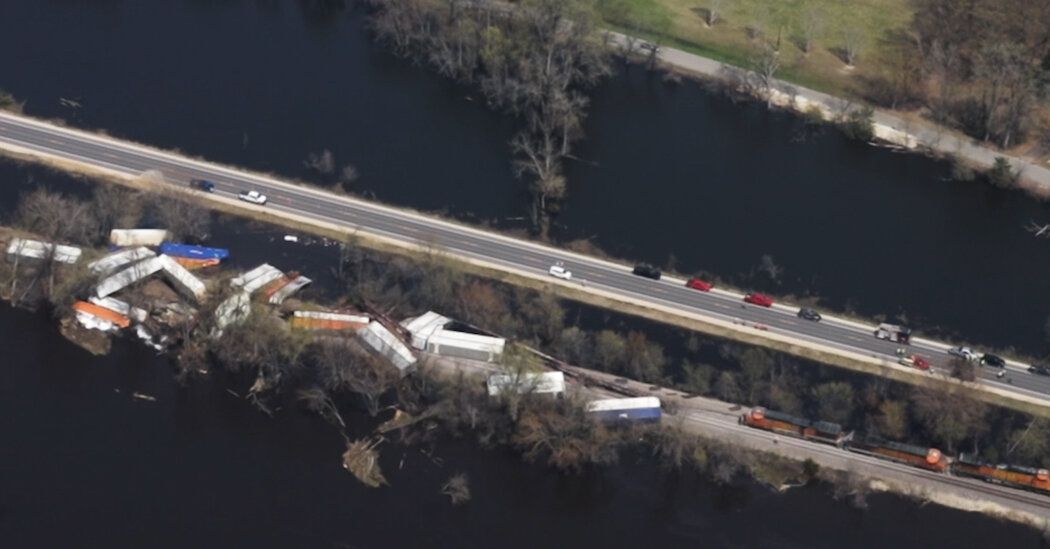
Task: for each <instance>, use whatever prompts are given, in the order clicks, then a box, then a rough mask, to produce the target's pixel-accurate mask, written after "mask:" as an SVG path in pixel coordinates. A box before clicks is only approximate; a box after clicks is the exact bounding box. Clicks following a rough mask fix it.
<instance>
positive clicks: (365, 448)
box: [343, 437, 387, 488]
mask: <svg viewBox="0 0 1050 549" xmlns="http://www.w3.org/2000/svg"><path fill="white" fill-rule="evenodd" d="M383 440H384V439H383V437H375V438H372V439H358V440H355V441H353V442H348V443H347V445H346V452H343V468H344V469H346V470H347V471H350V473H351V474H353V475H354V476H355V477H357V480H360V481H361V482H362V483H363V484H364V485H365V486H368V487H370V488H378V487H380V486H382V485H384V484H387V481H386V477H384V476H383V471H382V470H380V468H379V452H378V451H376V448H377V447H378V446H379V445H380V444H381V443H382V442H383Z"/></svg>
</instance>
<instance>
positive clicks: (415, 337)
mask: <svg viewBox="0 0 1050 549" xmlns="http://www.w3.org/2000/svg"><path fill="white" fill-rule="evenodd" d="M449 322H450V320H449V319H448V317H444V316H441V315H439V314H438V313H435V312H434V311H427V312H426V313H423V314H422V315H419V316H417V317H415V318H409V319H407V320H405V321H403V322H401V327H402V328H404V329H405V330H406V331H407V332H408V333H410V334H412V346H413V347H415V348H416V349H419V350H421V351H423V350H426V348H427V340H428V339H430V336H431V335H433V334H434V332H436V331H437V330H440V329H442V328H444V327H445V325H446V324H448V323H449Z"/></svg>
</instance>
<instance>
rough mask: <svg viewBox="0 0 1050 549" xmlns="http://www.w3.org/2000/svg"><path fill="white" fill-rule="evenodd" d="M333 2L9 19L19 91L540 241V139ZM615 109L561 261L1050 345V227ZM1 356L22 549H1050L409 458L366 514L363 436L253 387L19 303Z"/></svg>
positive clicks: (858, 165) (980, 194)
mask: <svg viewBox="0 0 1050 549" xmlns="http://www.w3.org/2000/svg"><path fill="white" fill-rule="evenodd" d="M327 4H331V3H325V2H317V1H313V2H311V1H301V2H294V3H292V2H278V1H272V0H270V1H267V0H258V1H248V0H243V1H237V0H229V1H223V2H219V1H208V2H202V1H160V0H143V1H141V2H133V3H132V2H113V1H111V2H92V3H87V2H69V1H63V0H47V1H39V0H8V1H7V2H4V6H3V11H2V13H0V47H3V48H4V51H7V52H17V55H15V54H9V56H8V57H7V58H6V60H5V61H4V62H3V64H2V67H3V69H2V70H0V88H3V89H5V90H8V91H10V92H12V93H13V94H14V95H15V96H16V97H18V98H19V99H23V100H25V101H26V102H27V103H26V112H27V113H28V114H31V115H34V116H41V117H48V118H52V117H58V118H63V119H65V120H67V121H68V122H69V123H70V124H73V125H76V126H81V127H87V128H104V129H106V130H107V131H109V132H110V133H112V134H114V135H118V136H123V137H128V138H131V139H135V140H139V141H142V142H146V143H150V144H154V145H157V146H161V147H166V148H178V149H180V150H183V151H186V152H187V153H190V154H195V155H201V156H203V157H207V158H210V159H214V160H218V161H223V162H229V163H233V164H239V165H244V166H248V167H251V168H253V169H258V170H265V171H273V172H276V173H280V174H283V175H287V176H291V177H300V178H304V179H308V180H313V181H319V182H329V181H331V180H332V177H331V176H322V175H318V174H315V173H312V172H310V171H309V170H307V168H305V167H304V164H303V161H304V159H305V158H306V156H307V155H308V154H309V153H311V152H318V151H320V150H322V149H329V150H331V151H332V152H333V154H334V157H335V159H336V162H337V164H338V165H339V166H342V165H344V164H347V163H352V164H353V165H354V166H355V167H356V168H357V169H358V171H359V172H360V173H361V178H360V180H359V181H358V182H356V183H355V184H354V185H352V186H351V188H352V190H354V191H355V192H358V193H360V194H362V195H365V196H375V197H376V198H378V199H380V200H383V201H386V202H390V203H394V204H401V205H406V206H411V207H415V208H419V209H424V210H432V211H442V212H445V213H448V214H449V215H452V216H455V217H457V218H460V219H464V220H468V221H472V222H486V223H492V224H494V225H496V226H500V227H506V228H520V227H521V226H522V222H521V220H520V219H518V218H520V217H521V216H522V215H523V214H524V211H523V208H522V204H523V200H524V188H523V185H522V183H521V182H519V181H516V180H515V179H514V177H513V174H512V173H511V169H510V164H509V158H508V148H507V145H506V143H507V141H508V140H509V138H510V136H511V134H512V132H513V131H514V124H513V121H511V120H509V119H507V118H506V117H503V116H501V115H498V114H494V113H491V112H489V111H488V110H486V108H485V106H484V105H483V104H482V101H480V100H479V98H477V97H476V96H475V95H474V94H473V93H472V92H471V91H470V90H469V89H465V88H463V87H460V86H457V85H454V84H450V83H449V82H446V81H444V80H442V79H441V78H438V77H436V76H433V75H431V74H429V73H428V72H426V71H424V70H420V69H419V68H418V67H414V66H412V65H411V64H410V63H406V62H404V61H402V60H399V59H396V58H393V57H391V56H389V55H387V54H385V53H383V52H382V51H381V50H380V49H377V48H376V47H375V46H373V45H372V44H371V42H370V40H369V39H368V37H367V35H366V33H365V32H364V31H363V22H362V18H361V16H360V14H358V13H355V12H353V10H339V9H335V10H334V11H330V10H325V9H321V8H319V7H318V6H322V5H327ZM62 99H65V100H66V101H65V102H63V101H61V100H62ZM593 99H594V103H593V105H592V108H591V115H590V118H589V121H588V126H587V133H588V138H587V140H586V141H585V142H583V143H581V144H580V146H579V148H578V150H577V153H578V154H579V156H580V157H581V158H582V159H583V160H584V161H585V162H581V163H579V164H577V165H574V166H572V167H571V168H570V176H571V180H572V183H571V191H570V198H569V201H568V203H567V204H566V208H565V211H564V213H563V215H562V216H561V217H560V218H559V219H558V223H559V225H558V230H557V234H558V236H559V237H560V238H566V239H569V238H577V237H591V236H593V237H594V240H595V241H596V242H597V243H598V244H599V245H600V246H602V247H603V248H605V249H607V250H609V251H611V252H614V253H617V254H622V255H624V256H628V257H631V258H641V259H648V260H652V261H655V262H658V263H665V262H666V261H667V259H668V257H669V256H670V255H671V254H674V256H675V257H676V258H677V261H678V263H679V266H680V268H681V269H683V270H691V269H700V268H703V269H707V270H709V271H711V272H713V273H717V274H718V275H719V276H721V277H723V278H724V279H726V280H728V281H731V282H734V283H737V284H741V285H749V286H750V285H755V286H758V287H763V288H768V289H772V290H774V291H778V292H794V293H800V294H801V293H807V292H809V293H813V294H818V295H821V296H823V297H825V298H826V299H827V301H828V304H829V306H831V307H845V306H846V305H847V304H848V303H849V304H850V306H851V307H852V308H855V309H856V310H858V311H860V312H868V313H876V312H887V313H896V312H898V311H899V310H904V311H906V312H907V314H908V316H909V317H910V318H912V319H913V320H916V321H919V322H924V323H929V324H931V325H932V324H936V325H938V326H942V327H944V328H945V329H947V330H950V331H953V332H958V333H961V334H963V335H964V336H965V337H967V338H969V339H972V340H976V341H983V342H987V343H990V344H996V345H1011V344H1012V345H1016V346H1017V347H1018V348H1020V349H1023V350H1027V351H1030V352H1038V351H1040V350H1042V337H1043V336H1042V327H1043V320H1044V318H1045V316H1046V313H1047V312H1050V295H1047V292H1045V291H1032V290H1033V287H1034V286H1033V285H1034V284H1036V283H1035V282H1033V281H1034V280H1037V277H1035V276H1034V275H1032V274H1031V273H1036V272H1038V273H1041V272H1045V270H1046V267H1048V266H1047V265H1045V263H1046V262H1047V261H1050V259H1047V254H1046V253H1045V246H1046V244H1045V243H1040V242H1036V241H1034V240H1033V239H1031V237H1030V236H1029V235H1027V234H1026V233H1024V232H1023V230H1022V227H1023V225H1024V224H1025V223H1027V222H1028V221H1029V220H1036V221H1038V220H1040V219H1042V218H1044V217H1050V215H1048V214H1050V212H1048V211H1047V208H1046V206H1044V205H1041V204H1039V203H1036V202H1033V201H1031V200H1029V199H1027V198H1025V197H1023V196H1021V195H1019V194H1012V193H1005V192H1001V191H996V190H993V189H988V188H986V187H983V186H981V185H979V184H959V183H956V182H951V181H946V180H944V178H945V177H946V175H947V173H948V169H947V167H946V166H944V165H943V164H941V163H938V162H934V161H931V160H928V159H924V158H921V157H917V156H911V155H901V154H893V153H889V152H886V151H880V150H874V149H871V148H869V147H865V146H862V145H857V144H853V143H849V142H846V141H844V140H842V139H841V138H840V137H839V136H838V135H837V134H836V133H834V132H831V131H824V132H813V131H812V130H811V129H808V128H804V127H803V126H802V125H801V124H800V123H799V122H798V121H797V120H795V119H793V118H791V117H789V116H786V115H781V114H770V113H766V112H764V111H762V110H761V109H757V108H754V107H751V106H742V105H737V104H733V103H731V102H729V101H727V100H725V99H723V98H721V97H719V96H716V95H712V94H710V93H707V92H705V91H704V90H702V89H701V88H700V87H699V86H697V85H695V84H690V83H684V84H681V85H677V86H674V85H666V84H664V83H662V81H661V80H660V79H659V78H652V77H650V76H649V75H647V74H646V73H644V71H639V70H636V69H630V70H621V71H620V72H619V73H618V75H617V76H616V77H615V78H613V79H611V80H610V81H609V82H607V83H606V84H604V85H602V86H601V87H599V89H597V90H596V91H595V94H594V98H593ZM26 178H32V180H33V181H32V183H33V184H45V185H48V186H52V187H55V188H70V187H72V186H73V184H72V183H71V182H70V181H69V180H68V178H64V177H62V176H58V175H54V174H49V173H47V172H44V171H41V170H35V169H29V168H25V167H19V166H14V165H11V164H9V163H0V181H4V182H5V184H6V183H9V182H11V181H12V180H16V179H17V180H18V181H23V182H24V181H26ZM13 188H14V187H13V186H9V185H5V187H4V189H5V191H6V194H4V196H3V202H4V204H3V205H4V207H5V208H6V207H9V206H10V204H11V201H12V200H13V193H12V192H11V189H13ZM273 236H274V235H273V234H272V233H257V232H252V230H250V229H248V228H247V226H245V225H242V224H238V223H229V224H222V225H220V227H219V228H218V229H217V238H216V240H217V243H219V244H221V245H228V246H231V247H236V249H237V251H238V257H240V258H242V259H241V260H243V261H244V262H245V263H246V264H250V263H256V262H257V261H256V259H263V258H266V257H272V256H274V255H275V254H280V255H281V256H282V260H283V261H284V262H286V263H288V264H287V265H286V264H285V263H282V266H284V267H286V268H290V267H292V266H294V265H296V264H297V263H296V262H301V263H302V264H303V265H309V264H311V262H314V261H317V260H316V259H311V258H310V257H307V256H304V255H302V254H304V253H305V254H315V253H316V254H321V255H323V254H325V253H326V252H324V251H323V249H317V250H316V251H309V250H308V251H305V252H304V251H302V250H299V251H296V250H292V249H289V248H275V247H274V246H278V245H280V244H276V243H275V244H273V245H272V246H270V245H267V243H269V242H270V241H271V240H273ZM763 254H770V255H772V256H773V257H774V258H775V261H776V262H777V263H778V264H780V265H781V266H783V268H784V274H783V276H782V280H781V281H780V283H779V284H777V283H774V282H772V281H766V280H762V279H761V278H760V277H756V276H753V275H752V274H751V272H752V271H753V270H754V266H755V265H756V264H757V263H758V260H759V258H760V257H761V256H762V255H763ZM304 271H308V269H304ZM309 272H311V274H312V275H313V274H315V273H314V272H313V271H309ZM993 288H994V291H993ZM1042 288H1043V289H1045V285H1044V286H1042ZM1036 289H1038V287H1036ZM0 338H2V342H3V345H4V349H5V360H4V361H3V364H4V365H3V368H0V426H2V428H0V433H2V434H4V435H5V441H4V444H3V445H2V446H0V448H2V449H0V539H4V540H5V543H4V545H5V546H11V547H54V546H78V545H91V546H96V545H102V546H106V545H109V546H125V545H145V544H149V545H154V546H180V547H182V546H187V545H205V546H211V545H225V546H230V545H235V546H247V545H258V546H336V547H343V546H355V547H373V546H382V545H391V544H395V545H413V546H485V545H501V546H514V547H516V546H520V547H526V546H537V545H540V544H543V545H554V546H580V545H596V544H607V545H612V546H622V545H629V544H639V543H646V544H653V543H656V544H668V545H675V546H677V545H687V544H689V545H696V544H698V543H701V544H704V545H708V546H716V547H734V546H735V547H842V546H844V545H847V544H848V545H851V546H861V547H884V546H898V547H902V548H906V547H930V546H934V547H937V546H946V545H958V544H966V545H970V544H973V545H979V544H997V545H1006V546H1009V547H1019V548H1024V547H1033V548H1034V547H1040V546H1041V541H1040V536H1039V535H1038V534H1037V533H1035V532H1033V531H1031V530H1028V529H1025V528H1022V527H1019V526H1015V525H1012V524H1006V523H1001V522H998V521H995V520H991V519H988V518H985V517H982V516H976V515H972V514H967V513H960V512H955V511H951V510H947V509H944V508H941V507H936V506H920V505H918V504H916V503H913V502H909V501H905V500H901V499H900V498H896V497H894V496H886V495H877V496H872V497H871V498H870V500H869V501H870V504H871V505H870V508H869V509H868V510H867V511H857V510H853V509H850V508H848V507H847V506H846V505H844V504H842V503H838V502H835V501H834V500H832V499H831V498H830V497H829V496H828V491H827V490H826V489H825V488H823V487H819V486H818V487H807V488H803V489H798V490H792V491H790V492H788V493H787V494H786V495H782V496H781V495H774V494H772V493H770V492H769V491H767V490H766V489H764V488H761V487H758V486H754V485H752V484H748V483H745V482H739V483H736V484H734V485H733V486H731V487H718V486H715V485H711V484H709V483H706V482H703V481H700V480H697V479H693V478H679V477H676V476H673V475H669V474H667V473H665V472H661V471H660V470H659V469H657V468H655V467H653V466H652V465H651V464H650V463H648V462H647V461H646V460H642V459H632V460H629V461H628V462H625V463H622V464H621V465H619V466H616V467H612V468H609V469H606V470H602V471H596V472H592V473H589V474H586V475H582V476H579V477H574V476H568V477H566V476H560V475H553V474H550V473H549V472H548V471H546V470H545V469H543V468H540V467H533V466H527V465H523V464H521V463H520V462H519V461H518V460H517V459H516V458H513V457H511V456H508V455H505V454H502V453H499V452H491V451H485V450H480V449H478V448H477V447H475V446H474V445H472V444H468V443H463V442H455V441H448V442H444V443H442V444H440V445H439V447H438V451H437V455H439V456H440V457H442V458H443V460H444V465H443V466H438V465H435V464H433V463H432V462H430V461H429V460H427V459H424V458H423V457H422V456H421V454H420V453H419V449H415V448H400V447H398V446H396V445H393V444H391V445H389V446H387V447H385V450H384V451H385V454H384V459H385V462H384V465H385V466H386V470H387V472H388V477H389V478H390V480H391V486H390V487H387V488H383V489H380V490H374V491H372V490H366V489H365V488H363V487H361V486H359V485H358V484H357V483H356V481H354V480H353V479H352V478H351V477H350V476H349V475H347V474H346V473H345V472H344V471H343V470H342V469H341V467H340V466H339V465H340V464H339V459H338V456H339V453H340V452H341V450H342V445H343V442H342V439H341V438H340V437H339V435H338V434H337V432H336V431H334V430H333V429H331V428H330V427H329V426H328V425H326V424H325V423H324V422H322V421H321V420H319V419H317V418H315V417H313V416H309V415H305V414H303V413H300V412H297V411H294V410H285V411H283V412H282V413H280V414H278V416H277V418H276V419H273V420H271V419H269V418H266V417H265V416H263V415H262V414H260V413H258V412H256V411H255V410H254V409H253V408H251V407H250V406H249V405H247V404H246V403H245V402H244V401H242V400H241V399H238V398H235V397H234V396H232V395H230V394H229V393H228V392H227V391H226V388H227V387H228V386H232V387H233V388H234V389H237V390H241V389H242V387H240V386H239V385H237V384H236V383H235V382H234V381H231V380H221V379H219V380H209V381H206V382H201V383H197V384H194V385H193V386H191V387H189V388H179V387H178V386H177V385H176V384H175V383H174V381H173V380H172V371H171V369H170V368H169V367H168V366H167V364H166V363H165V361H164V360H163V359H160V358H158V357H156V356H154V355H153V354H152V353H151V352H148V351H146V350H144V349H143V348H142V347H140V346H137V345H134V344H130V343H129V344H119V345H117V346H116V347H115V352H114V353H113V354H112V355H111V356H109V357H106V358H92V357H89V356H88V355H86V354H85V353H83V352H81V351H79V350H77V349H75V348H73V347H72V346H70V345H69V344H67V343H66V342H65V341H64V340H62V339H61V338H60V337H58V336H57V334H56V332H55V331H54V327H53V324H52V323H51V322H50V321H48V320H46V319H43V318H40V317H39V316H36V315H33V314H30V313H25V312H22V311H15V310H11V309H10V308H6V307H4V308H0ZM135 391H141V392H143V393H146V394H150V395H154V396H155V397H156V398H157V401H156V402H148V401H142V400H136V399H133V398H132V397H131V394H132V393H134V392H135ZM355 425H356V426H359V427H360V426H361V425H364V423H363V422H362V421H361V420H360V419H359V420H358V421H356V422H355ZM360 432H361V433H363V432H364V431H363V430H362V431H360ZM402 455H404V456H407V457H406V465H405V468H404V469H403V470H398V463H399V462H400V459H401V456H402ZM457 471H465V472H467V473H468V475H469V476H470V478H471V481H472V488H473V491H474V501H473V502H472V503H471V504H469V505H468V506H466V507H465V508H462V509H454V508H452V507H450V506H449V505H448V503H447V501H446V500H445V498H444V497H443V496H441V495H440V494H438V486H439V485H440V484H441V483H442V482H444V480H445V479H447V478H448V477H449V476H450V475H451V474H452V473H454V472H457ZM756 524H761V525H762V526H761V527H755V525H756ZM916 524H920V525H921V527H920V528H916V527H915V526H914V525H916Z"/></svg>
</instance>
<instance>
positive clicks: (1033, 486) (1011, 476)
mask: <svg viewBox="0 0 1050 549" xmlns="http://www.w3.org/2000/svg"><path fill="white" fill-rule="evenodd" d="M952 473H953V474H955V475H957V476H960V477H971V478H977V479H981V480H984V481H987V482H993V483H995V484H1002V485H1004V486H1010V487H1013V488H1020V489H1022V490H1031V491H1034V492H1039V493H1041V494H1050V471H1048V470H1046V469H1037V468H1035V467H1023V466H1020V465H1009V464H998V465H995V464H991V463H987V462H983V461H980V460H979V459H977V456H974V455H971V454H959V459H957V460H955V461H954V462H953V463H952Z"/></svg>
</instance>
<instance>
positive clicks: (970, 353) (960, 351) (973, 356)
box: [948, 347, 981, 362]
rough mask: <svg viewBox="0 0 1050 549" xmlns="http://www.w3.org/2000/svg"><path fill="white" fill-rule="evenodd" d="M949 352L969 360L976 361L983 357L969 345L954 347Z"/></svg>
mask: <svg viewBox="0 0 1050 549" xmlns="http://www.w3.org/2000/svg"><path fill="white" fill-rule="evenodd" d="M948 354H950V355H952V356H957V357H959V358H962V359H965V360H967V361H969V362H975V361H977V360H978V359H980V358H981V355H978V354H977V352H976V351H974V350H973V349H971V348H969V347H952V348H951V349H948Z"/></svg>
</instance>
